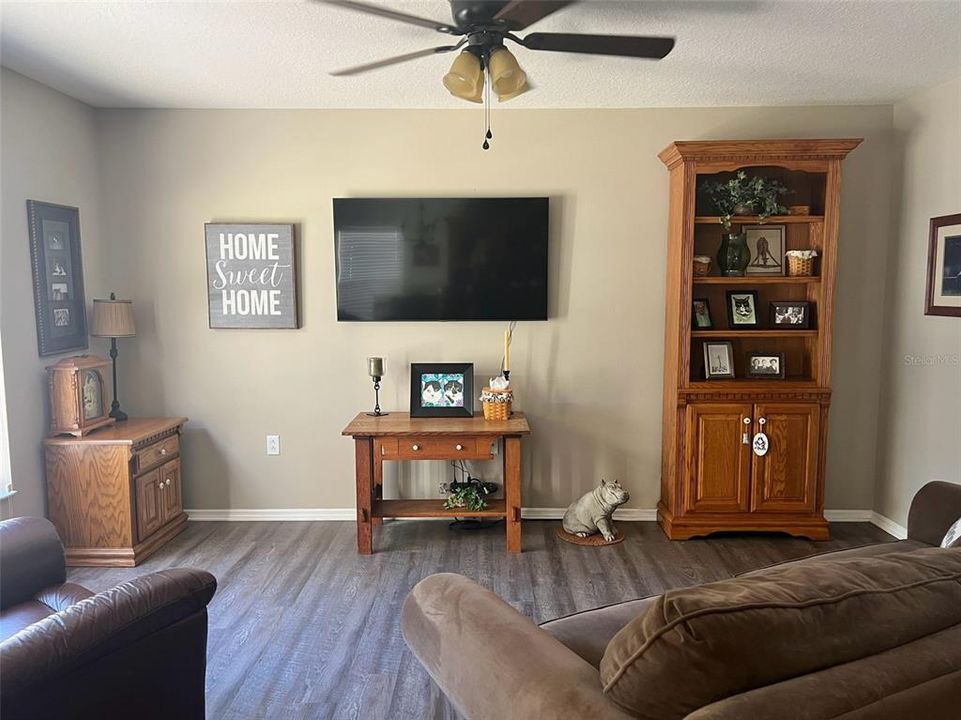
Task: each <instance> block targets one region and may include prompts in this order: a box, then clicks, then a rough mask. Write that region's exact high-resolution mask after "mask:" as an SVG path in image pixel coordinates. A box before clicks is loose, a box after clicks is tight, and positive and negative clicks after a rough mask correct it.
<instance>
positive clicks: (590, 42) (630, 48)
mask: <svg viewBox="0 0 961 720" xmlns="http://www.w3.org/2000/svg"><path fill="white" fill-rule="evenodd" d="M521 44H522V45H523V46H524V47H526V48H528V49H530V50H554V51H555V52H572V53H587V54H589V55H621V56H624V57H636V58H648V59H650V60H660V59H661V58H663V57H666V56H667V54H668V53H669V52H671V50H672V49H673V48H674V38H671V37H641V36H635V35H575V34H568V33H531V34H530V35H528V36H526V37H525V38H523V40H522V41H521Z"/></svg>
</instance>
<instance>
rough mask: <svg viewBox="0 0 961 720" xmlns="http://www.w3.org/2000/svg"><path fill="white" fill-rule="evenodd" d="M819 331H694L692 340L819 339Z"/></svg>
mask: <svg viewBox="0 0 961 720" xmlns="http://www.w3.org/2000/svg"><path fill="white" fill-rule="evenodd" d="M817 334H818V331H817V330H766V329H762V328H759V329H757V330H724V329H720V330H692V331H691V337H692V338H751V337H756V338H765V337H767V338H792V337H817Z"/></svg>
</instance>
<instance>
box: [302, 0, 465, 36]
mask: <svg viewBox="0 0 961 720" xmlns="http://www.w3.org/2000/svg"><path fill="white" fill-rule="evenodd" d="M314 1H315V2H321V3H324V4H325V5H336V6H338V7H342V8H346V9H348V10H355V11H357V12H362V13H366V14H367V15H379V16H380V17H385V18H389V19H390V20H397V21H399V22H403V23H407V24H408V25H420V26H421V27H425V28H430V29H431V30H437V31H438V32H442V33H448V34H450V35H463V34H464V33H463V32H462V31H460V30H458V29H457V28H456V27H454V26H453V25H451V24H450V23H444V22H438V21H437V20H428V19H427V18H422V17H417V16H416V15H408V14H407V13H402V12H398V11H397V10H391V9H390V8H385V7H382V6H380V5H370V4H369V3H363V2H356V0H314Z"/></svg>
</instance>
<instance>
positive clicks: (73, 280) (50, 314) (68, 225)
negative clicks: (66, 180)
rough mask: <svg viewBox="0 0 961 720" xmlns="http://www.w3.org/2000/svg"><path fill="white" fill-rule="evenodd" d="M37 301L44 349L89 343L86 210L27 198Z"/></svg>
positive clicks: (40, 343) (66, 349)
mask: <svg viewBox="0 0 961 720" xmlns="http://www.w3.org/2000/svg"><path fill="white" fill-rule="evenodd" d="M27 222H28V228H29V231H30V263H31V270H32V273H33V302H34V311H35V313H36V319H37V349H38V351H39V352H40V355H56V354H59V353H64V352H72V351H74V350H84V349H86V347H87V303H86V298H85V297H84V292H83V262H82V260H81V252H80V210H79V209H78V208H75V207H67V206H65V205H54V204H52V203H45V202H39V201H37V200H27Z"/></svg>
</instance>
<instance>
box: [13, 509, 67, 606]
mask: <svg viewBox="0 0 961 720" xmlns="http://www.w3.org/2000/svg"><path fill="white" fill-rule="evenodd" d="M0 567H2V568H3V582H2V583H0V609H2V610H5V609H7V608H8V607H11V606H12V605H18V604H20V603H22V602H24V601H26V600H29V599H31V598H32V597H33V596H34V594H35V593H37V592H38V591H40V590H41V589H42V588H45V587H48V586H50V585H58V584H60V583H62V582H63V581H64V580H66V579H67V571H66V566H65V564H64V559H63V545H62V544H61V542H60V536H59V535H57V531H56V529H55V528H54V527H53V524H52V523H51V522H50V521H49V520H45V519H44V518H38V517H19V518H13V519H11V520H4V521H3V522H2V523H0Z"/></svg>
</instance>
